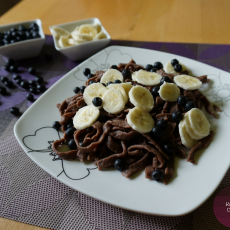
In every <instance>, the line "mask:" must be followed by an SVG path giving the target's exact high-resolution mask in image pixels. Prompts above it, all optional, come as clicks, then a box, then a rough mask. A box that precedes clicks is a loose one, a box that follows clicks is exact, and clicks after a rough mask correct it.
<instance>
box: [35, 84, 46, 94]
mask: <svg viewBox="0 0 230 230" xmlns="http://www.w3.org/2000/svg"><path fill="white" fill-rule="evenodd" d="M37 90H38V91H40V92H44V91H45V90H46V86H45V85H44V84H37Z"/></svg>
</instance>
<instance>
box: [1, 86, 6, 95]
mask: <svg viewBox="0 0 230 230" xmlns="http://www.w3.org/2000/svg"><path fill="white" fill-rule="evenodd" d="M0 94H2V95H4V94H6V88H5V87H0Z"/></svg>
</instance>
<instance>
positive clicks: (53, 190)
mask: <svg viewBox="0 0 230 230" xmlns="http://www.w3.org/2000/svg"><path fill="white" fill-rule="evenodd" d="M109 45H124V46H132V47H140V48H145V49H152V50H161V51H164V52H169V53H173V54H178V55H181V56H184V57H188V58H191V59H194V60H200V61H202V62H203V63H206V64H209V65H212V66H215V67H217V68H220V69H223V70H226V71H228V70H229V69H230V62H229V56H230V54H229V51H230V46H228V45H204V44H203V45H202V44H178V43H154V42H134V41H116V40H112V41H111V43H110V44H109ZM45 53H50V54H51V55H52V56H53V58H52V59H51V60H47V59H46V58H45ZM6 60H7V59H6V58H4V57H2V58H0V65H1V67H0V75H1V76H7V77H8V78H9V79H10V80H12V81H13V82H14V84H15V88H12V89H7V91H8V92H10V94H9V95H7V96H3V95H1V97H0V120H1V122H0V136H1V139H0V181H1V186H0V216H1V217H5V218H10V219H13V220H17V221H21V222H24V223H28V224H32V225H36V226H41V227H45V228H51V229H58V230H61V229H71V230H72V229H87V230H88V229H95V230H96V229H105V230H110V229H126V230H127V229H140V230H142V229H145V230H148V229H153V230H159V229H162V230H165V229H183V230H184V229H186V230H190V229H191V230H192V229H198V228H199V229H204V230H206V229H207V230H208V229H211V230H212V229H213V230H216V229H220V230H221V229H226V228H225V227H224V226H223V225H221V224H220V223H219V222H218V221H217V220H216V218H215V216H214V214H213V211H212V205H213V198H214V196H215V194H216V193H217V192H218V191H220V190H221V188H223V187H225V186H229V185H230V182H229V181H230V171H228V172H227V174H226V176H225V178H224V179H223V181H222V183H221V184H220V186H219V187H218V189H217V190H216V192H215V193H214V194H213V195H212V196H211V197H210V198H209V199H208V200H207V201H206V202H205V203H204V204H203V205H202V206H201V207H200V208H198V209H197V210H195V211H194V212H192V213H190V214H188V215H185V216H182V217H159V216H151V215H144V214H140V213H135V212H131V211H127V210H123V209H120V208H116V207H113V206H111V205H108V204H105V203H102V202H100V201H97V200H95V199H93V198H90V197H87V196H85V195H83V194H81V193H79V192H77V191H74V190H72V189H70V188H69V187H67V186H65V185H63V184H62V183H61V182H59V181H57V180H56V179H54V178H52V177H51V176H50V175H48V174H47V173H46V172H44V171H43V170H42V169H41V168H39V167H38V166H37V165H36V164H34V163H33V162H32V161H31V160H30V158H29V157H27V155H26V154H25V153H24V152H23V150H22V149H21V147H20V146H19V144H18V142H17V140H16V138H15V137H14V135H13V125H14V123H15V121H16V119H13V118H14V116H13V115H11V114H10V113H9V108H10V107H12V106H18V107H19V108H20V109H24V110H25V107H28V106H30V105H31V102H26V95H27V93H28V91H27V90H25V89H23V88H21V87H20V86H18V85H17V84H16V82H15V81H14V80H13V78H12V76H13V73H8V72H7V71H5V70H4V69H3V66H4V64H5V61H6ZM78 64H80V62H73V61H70V60H68V59H67V58H66V57H65V56H63V55H62V54H60V53H59V52H57V51H56V50H55V48H54V45H53V39H52V37H51V36H47V37H46V43H45V46H44V48H43V50H42V52H41V54H40V55H39V56H38V57H35V58H31V59H27V60H21V61H18V66H19V72H18V74H20V75H21V77H22V79H24V80H27V81H29V80H34V79H35V76H34V75H31V74H29V73H28V71H27V70H28V68H29V67H30V66H34V67H35V68H36V70H37V73H36V76H42V77H43V78H44V82H45V85H46V88H49V87H50V86H52V85H53V84H54V83H55V82H56V81H58V80H59V79H60V78H61V77H62V76H63V75H65V74H66V73H67V72H69V71H70V70H71V69H73V68H74V67H75V66H77V65H78ZM0 86H4V85H3V83H1V82H0ZM39 96H41V93H38V94H34V97H35V99H37V98H38V97H39ZM50 157H51V159H52V156H50ZM175 208H176V207H175Z"/></svg>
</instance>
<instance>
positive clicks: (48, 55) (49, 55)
mask: <svg viewBox="0 0 230 230" xmlns="http://www.w3.org/2000/svg"><path fill="white" fill-rule="evenodd" d="M52 58H53V55H52V54H50V53H45V59H46V60H48V61H50V60H52Z"/></svg>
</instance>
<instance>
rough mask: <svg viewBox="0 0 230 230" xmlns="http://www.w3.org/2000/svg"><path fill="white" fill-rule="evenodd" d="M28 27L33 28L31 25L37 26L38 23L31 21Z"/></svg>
mask: <svg viewBox="0 0 230 230" xmlns="http://www.w3.org/2000/svg"><path fill="white" fill-rule="evenodd" d="M29 27H30V28H33V27H37V28H38V25H37V23H35V22H32V23H31V24H30V26H29Z"/></svg>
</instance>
